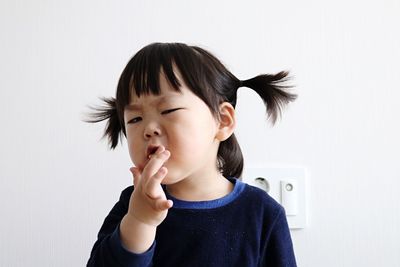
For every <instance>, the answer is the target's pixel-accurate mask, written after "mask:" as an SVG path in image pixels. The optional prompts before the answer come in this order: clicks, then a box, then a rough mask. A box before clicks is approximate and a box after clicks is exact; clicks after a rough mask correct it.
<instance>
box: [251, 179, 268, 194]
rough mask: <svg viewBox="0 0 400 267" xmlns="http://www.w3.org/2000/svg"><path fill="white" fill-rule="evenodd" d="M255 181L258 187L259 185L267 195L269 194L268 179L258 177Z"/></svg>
mask: <svg viewBox="0 0 400 267" xmlns="http://www.w3.org/2000/svg"><path fill="white" fill-rule="evenodd" d="M255 181H256V183H257V185H259V186H260V187H261V188H262V189H264V190H265V191H266V192H267V193H269V190H270V186H269V183H268V181H267V179H265V178H263V177H257V178H256V179H255Z"/></svg>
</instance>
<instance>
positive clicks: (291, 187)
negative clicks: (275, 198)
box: [285, 183, 293, 191]
mask: <svg viewBox="0 0 400 267" xmlns="http://www.w3.org/2000/svg"><path fill="white" fill-rule="evenodd" d="M285 188H286V191H292V190H293V185H292V184H290V183H288V184H286V186H285Z"/></svg>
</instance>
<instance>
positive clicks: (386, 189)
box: [0, 0, 400, 267]
mask: <svg viewBox="0 0 400 267" xmlns="http://www.w3.org/2000/svg"><path fill="white" fill-rule="evenodd" d="M323 2H325V3H323ZM0 10H1V11H0V20H1V21H0V27H1V35H0V36H1V37H0V45H1V49H0V59H1V60H0V68H1V69H0V73H1V79H0V88H1V91H0V99H1V112H0V120H1V133H0V134H1V136H0V137H1V138H0V147H1V150H0V156H1V168H0V177H1V180H0V194H1V195H0V197H1V203H0V210H1V220H0V266H83V265H85V264H86V261H87V259H88V257H89V253H90V250H91V248H92V245H93V243H94V241H95V239H96V234H97V232H98V230H99V228H100V226H101V224H102V222H103V219H104V217H105V216H106V215H107V213H108V212H109V210H110V209H111V207H112V206H113V205H114V203H115V202H116V201H117V200H118V197H119V194H120V192H121V190H122V189H123V188H125V187H126V186H128V185H130V184H131V182H132V179H131V175H130V172H129V167H130V166H131V164H130V161H129V156H128V152H127V148H126V143H125V142H124V144H123V146H122V147H119V148H118V149H117V150H115V151H108V150H107V147H106V142H105V140H103V141H99V139H100V137H101V135H102V130H103V127H104V124H100V125H89V124H85V123H83V122H82V121H81V119H82V118H83V116H82V114H83V113H84V112H86V111H88V109H87V108H86V105H97V104H99V101H98V97H99V96H113V95H114V93H115V88H116V84H117V80H118V78H119V75H120V73H121V71H122V69H123V67H124V66H125V64H126V63H127V61H128V60H129V58H130V57H131V56H132V55H133V54H134V53H135V52H136V51H137V50H138V49H140V48H141V47H143V46H144V45H147V44H148V43H150V42H154V41H181V42H187V43H189V44H195V45H200V46H202V47H205V48H207V49H209V50H210V51H212V52H213V53H214V54H216V55H217V56H218V57H219V58H220V59H221V60H222V61H223V62H224V63H225V64H226V65H227V66H228V67H229V68H230V69H231V70H232V72H233V73H234V74H236V75H237V76H238V77H239V78H241V79H247V78H250V77H253V76H255V75H257V74H259V73H262V72H267V73H272V72H276V71H280V70H283V69H289V70H291V71H292V74H293V75H294V76H295V79H294V80H293V83H295V84H296V85H297V87H296V90H297V92H298V94H299V99H298V100H297V101H296V102H295V103H293V105H291V106H290V107H288V109H286V111H285V112H284V114H283V119H282V120H281V121H280V122H279V123H278V124H277V125H276V126H275V127H272V128H271V127H270V126H269V125H268V124H265V123H264V110H263V106H262V102H261V100H260V99H259V98H258V97H257V96H256V95H255V93H253V92H252V91H249V90H247V89H246V88H241V89H240V90H239V99H238V106H237V112H238V121H239V124H238V128H237V130H236V134H237V136H238V138H239V141H240V143H241V146H242V149H243V153H244V156H245V160H246V162H245V163H246V164H247V165H248V166H249V165H260V164H264V163H265V164H289V165H301V166H305V167H306V168H307V169H308V171H309V174H310V177H309V181H310V195H309V200H310V202H309V212H310V217H309V226H308V228H306V229H303V230H296V231H293V232H292V238H293V242H294V245H295V251H296V255H297V261H298V265H299V266H310V267H317V266H318V267H319V266H325V267H329V266H332V267H342V266H371V267H372V266H385V267H387V266H399V262H400V254H399V253H398V252H399V251H400V245H399V244H400V241H399V239H400V227H399V225H400V207H399V203H400V201H399V200H400V197H399V196H398V192H399V189H398V188H399V187H400V164H399V151H400V141H399V139H398V136H400V127H399V121H400V120H399V118H398V115H399V114H400V107H399V105H396V104H397V103H396V102H397V101H399V98H400V87H399V85H400V75H399V69H400V64H399V62H400V50H399V47H400V36H399V30H398V26H396V25H399V23H400V16H399V14H400V4H399V1H397V0H393V1H389V0H386V1H378V0H376V1H373V2H372V1H361V0H360V1H345V0H342V1H329V2H328V1H315V2H314V3H312V2H307V1H292V2H289V1H241V2H234V1H228V0H226V1H211V0H207V1H205V0H202V1H190V2H189V1H15V0H8V1H4V0H2V1H1V3H0ZM249 118H251V119H249Z"/></svg>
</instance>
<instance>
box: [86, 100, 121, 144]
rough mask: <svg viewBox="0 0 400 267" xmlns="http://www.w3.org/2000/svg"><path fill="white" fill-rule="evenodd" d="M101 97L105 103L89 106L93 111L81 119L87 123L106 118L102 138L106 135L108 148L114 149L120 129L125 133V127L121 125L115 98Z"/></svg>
mask: <svg viewBox="0 0 400 267" xmlns="http://www.w3.org/2000/svg"><path fill="white" fill-rule="evenodd" d="M101 99H102V101H103V102H104V103H105V104H106V105H105V106H101V107H89V108H91V109H93V110H95V111H94V112H92V113H89V114H88V117H89V118H88V119H84V120H83V121H84V122H88V123H96V122H101V121H103V120H107V124H106V127H105V130H104V134H103V136H102V138H106V137H107V138H108V143H109V146H110V149H115V147H116V146H117V145H118V139H119V138H120V137H121V134H122V133H121V131H122V132H123V133H124V134H125V129H124V128H123V127H121V122H120V120H119V116H118V111H117V105H116V100H115V98H113V97H111V98H104V97H101ZM121 140H122V139H121Z"/></svg>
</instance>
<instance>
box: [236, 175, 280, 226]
mask: <svg viewBox="0 0 400 267" xmlns="http://www.w3.org/2000/svg"><path fill="white" fill-rule="evenodd" d="M240 182H241V183H243V184H244V190H243V192H242V196H241V198H240V199H241V201H242V202H243V204H244V205H246V206H247V208H249V209H250V210H253V211H255V212H257V213H258V214H260V215H261V214H262V215H263V217H267V218H270V219H272V220H273V219H274V218H277V217H278V216H280V215H281V214H282V213H284V208H283V207H282V205H281V204H279V202H277V201H276V200H275V199H274V198H273V197H271V196H270V195H269V194H268V193H267V192H265V191H264V190H262V189H260V188H258V187H255V186H252V185H249V184H247V183H244V182H242V181H240Z"/></svg>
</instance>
